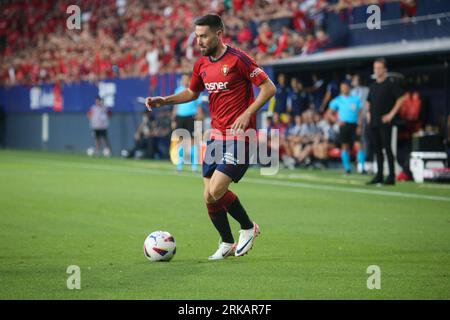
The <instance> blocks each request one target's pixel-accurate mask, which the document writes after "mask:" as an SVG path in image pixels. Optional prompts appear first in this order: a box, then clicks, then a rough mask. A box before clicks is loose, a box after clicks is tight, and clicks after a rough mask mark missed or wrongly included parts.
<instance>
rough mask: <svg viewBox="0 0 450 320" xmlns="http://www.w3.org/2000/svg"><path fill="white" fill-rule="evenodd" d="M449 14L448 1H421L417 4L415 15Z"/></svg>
mask: <svg viewBox="0 0 450 320" xmlns="http://www.w3.org/2000/svg"><path fill="white" fill-rule="evenodd" d="M444 12H450V1H448V0H426V1H425V0H422V1H418V4H417V15H418V16H423V15H427V14H436V13H444Z"/></svg>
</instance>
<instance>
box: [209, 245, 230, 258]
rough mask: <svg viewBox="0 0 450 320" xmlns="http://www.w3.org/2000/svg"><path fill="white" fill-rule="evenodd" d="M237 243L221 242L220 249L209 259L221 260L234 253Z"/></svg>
mask: <svg viewBox="0 0 450 320" xmlns="http://www.w3.org/2000/svg"><path fill="white" fill-rule="evenodd" d="M235 249H236V243H226V242H219V249H217V251H216V252H215V253H214V254H213V255H212V256H210V257H209V258H208V260H221V259H225V258H226V257H229V256H231V255H233V254H234V251H235Z"/></svg>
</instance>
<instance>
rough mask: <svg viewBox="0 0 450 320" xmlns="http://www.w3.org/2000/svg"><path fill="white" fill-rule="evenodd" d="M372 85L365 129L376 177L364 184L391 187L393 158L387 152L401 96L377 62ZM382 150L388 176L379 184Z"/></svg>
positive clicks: (378, 61) (391, 154) (381, 63)
mask: <svg viewBox="0 0 450 320" xmlns="http://www.w3.org/2000/svg"><path fill="white" fill-rule="evenodd" d="M373 72H374V75H375V79H376V81H375V82H374V83H372V84H371V85H370V87H369V96H368V98H367V108H368V110H369V118H370V121H369V126H370V131H371V134H372V141H373V147H374V151H375V155H376V157H377V167H378V170H377V173H376V175H375V177H374V178H373V179H372V180H371V181H369V182H368V183H367V184H369V185H371V184H379V183H383V184H385V185H394V184H395V167H394V161H395V159H394V154H393V153H392V148H391V139H392V120H393V119H394V117H395V115H396V114H397V112H398V111H399V110H400V108H401V106H402V103H403V100H404V95H403V91H402V89H401V88H400V87H399V86H398V85H397V84H396V83H395V82H393V81H391V80H390V79H389V78H388V73H387V66H386V61H385V60H384V59H377V60H375V62H374V64H373ZM383 149H384V150H385V152H386V157H387V161H388V166H389V175H388V177H387V178H386V180H384V181H383V163H384V157H383Z"/></svg>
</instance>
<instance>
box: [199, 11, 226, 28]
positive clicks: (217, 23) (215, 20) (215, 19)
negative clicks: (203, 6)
mask: <svg viewBox="0 0 450 320" xmlns="http://www.w3.org/2000/svg"><path fill="white" fill-rule="evenodd" d="M194 24H195V25H196V26H209V27H210V28H211V30H213V31H217V30H224V29H225V27H224V25H223V21H222V18H221V17H220V16H219V15H217V14H207V15H204V16H203V17H200V18H198V19H196V20H195V22H194Z"/></svg>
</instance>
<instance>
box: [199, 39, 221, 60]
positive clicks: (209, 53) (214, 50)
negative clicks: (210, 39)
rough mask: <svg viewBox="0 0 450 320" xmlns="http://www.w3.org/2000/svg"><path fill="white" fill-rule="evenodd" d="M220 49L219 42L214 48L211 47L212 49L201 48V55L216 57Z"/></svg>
mask: <svg viewBox="0 0 450 320" xmlns="http://www.w3.org/2000/svg"><path fill="white" fill-rule="evenodd" d="M201 49H204V50H203V51H202V50H201ZM218 49H219V42H218V41H217V42H216V44H215V45H214V46H210V47H207V46H206V47H204V48H200V53H201V54H202V55H203V56H205V57H207V56H215V55H216V53H217V50H218Z"/></svg>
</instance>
